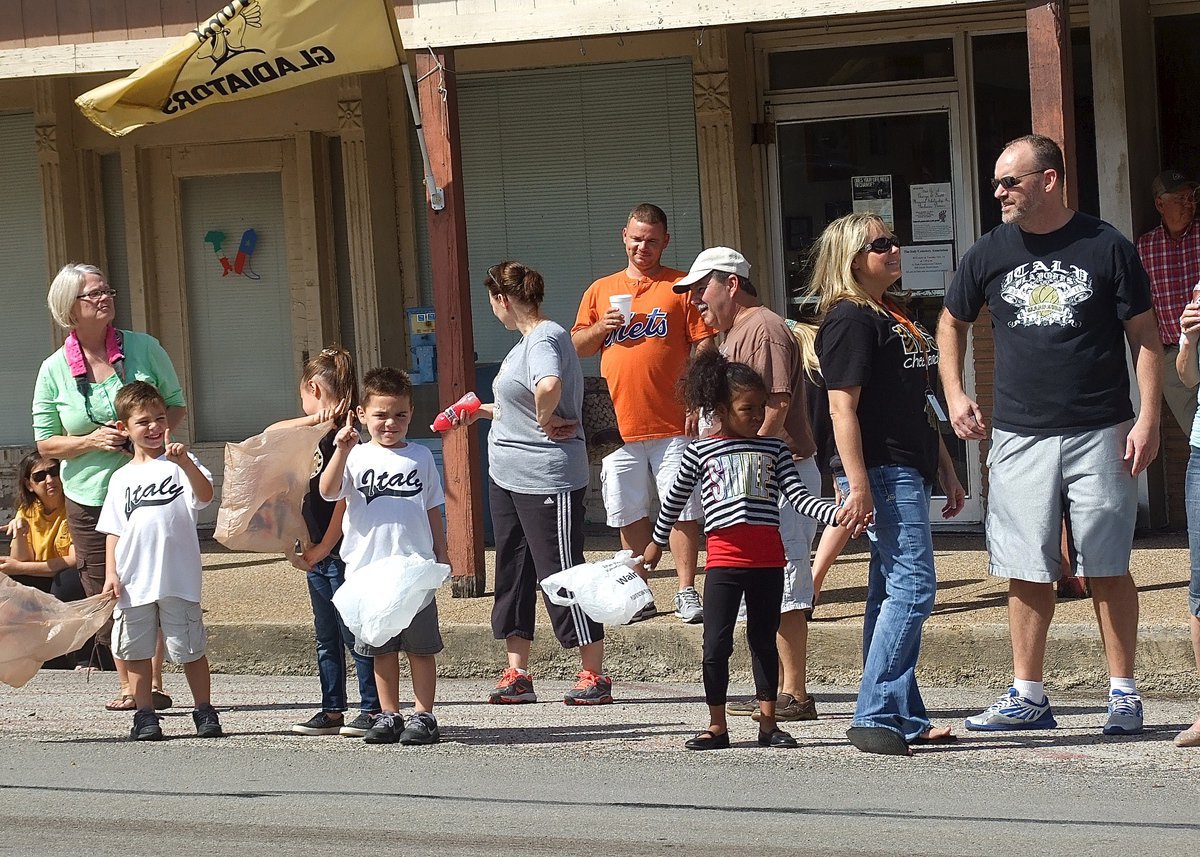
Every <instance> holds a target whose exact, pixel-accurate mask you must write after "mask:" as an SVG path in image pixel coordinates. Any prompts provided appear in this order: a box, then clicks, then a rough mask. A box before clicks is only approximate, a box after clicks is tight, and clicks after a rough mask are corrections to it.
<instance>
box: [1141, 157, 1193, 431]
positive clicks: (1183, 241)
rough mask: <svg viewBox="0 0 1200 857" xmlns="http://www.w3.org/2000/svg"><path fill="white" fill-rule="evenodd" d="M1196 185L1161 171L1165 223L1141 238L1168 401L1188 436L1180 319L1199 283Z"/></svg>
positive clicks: (1189, 397)
mask: <svg viewBox="0 0 1200 857" xmlns="http://www.w3.org/2000/svg"><path fill="white" fill-rule="evenodd" d="M1196 187H1197V182H1194V181H1192V180H1191V179H1189V178H1187V177H1186V176H1184V175H1183V174H1182V173H1180V172H1178V171H1177V170H1166V171H1165V172H1162V173H1159V174H1158V176H1157V177H1156V178H1155V179H1154V182H1153V184H1152V185H1151V190H1152V191H1153V193H1154V207H1155V208H1156V209H1158V213H1159V214H1160V215H1161V216H1162V223H1161V224H1160V225H1159V226H1156V227H1155V228H1154V229H1152V230H1150V231H1149V232H1147V233H1146V234H1145V235H1143V236H1142V237H1141V238H1139V239H1138V240H1137V251H1138V256H1140V257H1141V259H1142V265H1143V266H1144V267H1145V268H1146V272H1147V273H1148V274H1149V275H1150V296H1151V299H1152V300H1153V301H1154V312H1155V314H1156V315H1157V316H1158V334H1159V336H1160V337H1161V338H1162V344H1163V363H1162V366H1163V370H1162V377H1163V382H1162V388H1163V398H1165V399H1166V400H1167V406H1168V407H1169V408H1170V409H1171V413H1172V414H1174V415H1175V419H1176V421H1177V422H1178V423H1179V427H1180V428H1181V429H1183V433H1184V434H1185V435H1187V434H1190V433H1191V431H1192V421H1193V420H1194V419H1195V417H1196V391H1195V390H1194V389H1190V388H1188V387H1186V386H1184V384H1183V382H1182V381H1180V380H1179V373H1178V372H1177V371H1176V369H1175V358H1176V357H1177V356H1178V355H1179V316H1180V315H1182V314H1183V307H1184V305H1185V304H1186V303H1187V302H1188V301H1189V300H1190V299H1191V295H1192V289H1193V288H1194V287H1196V286H1197V285H1200V223H1197V221H1196Z"/></svg>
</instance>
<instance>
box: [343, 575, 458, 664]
mask: <svg viewBox="0 0 1200 857" xmlns="http://www.w3.org/2000/svg"><path fill="white" fill-rule="evenodd" d="M449 577H450V566H448V565H446V564H445V563H444V562H434V561H433V560H431V559H425V558H424V557H419V556H407V555H397V556H390V557H386V558H384V559H379V560H376V561H375V562H372V563H370V564H369V565H364V566H363V567H362V568H360V569H359V570H358V571H356V572H354V573H353V574H351V575H349V576H348V577H347V578H346V582H345V583H343V584H342V585H341V586H340V587H338V591H337V592H335V593H334V594H333V606H334V607H336V608H337V610H338V613H340V614H341V616H342V621H343V622H345V623H346V627H347V628H349V629H350V632H351V633H352V634H354V636H355V637H356V638H357V639H359V640H362V641H364V642H365V643H367V644H368V645H372V646H382V645H383V644H384V643H386V642H387V641H388V640H390V639H392V638H393V637H395V636H396V635H397V634H399V633H400V632H401V631H403V630H404V629H405V628H407V627H408V626H409V625H411V624H412V620H413V618H414V617H415V616H416V615H417V614H418V613H420V612H421V611H422V610H424V609H425V608H426V607H428V606H429V604H430V602H432V601H433V597H434V594H435V593H436V592H437V590H438V587H439V586H441V585H442V584H443V583H445V582H446V580H447V579H449Z"/></svg>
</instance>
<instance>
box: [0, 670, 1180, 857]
mask: <svg viewBox="0 0 1200 857" xmlns="http://www.w3.org/2000/svg"><path fill="white" fill-rule="evenodd" d="M112 682H113V677H112V676H111V675H100V676H93V677H92V679H91V681H90V683H87V682H85V678H84V677H83V676H82V675H81V674H76V673H43V674H40V675H39V676H37V677H36V678H35V679H34V680H33V681H32V682H30V684H28V685H27V686H26V687H24V688H21V689H18V690H13V689H10V688H2V689H0V854H14V855H15V854H20V855H30V854H37V855H39V857H49V855H77V854H88V855H106V854H114V855H115V854H120V855H140V854H196V853H214V854H255V855H259V854H263V853H271V854H327V853H333V852H341V853H360V852H361V853H382V852H384V851H386V852H387V853H390V854H398V855H408V854H414V855H415V854H429V853H435V854H439V855H443V854H444V855H467V854H471V855H478V854H480V853H489V854H499V855H526V854H528V855H539V854H557V855H575V854H579V855H583V854H601V855H649V854H655V855H659V854H663V853H671V852H675V853H686V854H688V855H697V857H708V855H731V857H738V855H750V854H756V855H757V854H763V853H769V854H813V855H827V854H828V855H832V854H862V855H867V854H870V855H875V854H880V855H881V854H899V853H904V854H929V855H971V854H997V853H1001V852H1012V851H1014V850H1016V851H1020V852H1029V853H1054V854H1104V855H1109V857H1111V855H1112V854H1115V853H1139V854H1154V855H1174V854H1194V853H1195V842H1196V841H1197V836H1200V814H1198V813H1197V811H1196V810H1197V806H1198V803H1200V751H1197V750H1190V751H1189V750H1180V749H1177V748H1175V747H1174V746H1173V745H1172V743H1171V739H1172V737H1173V736H1174V734H1175V732H1176V731H1178V730H1179V729H1181V728H1183V727H1184V726H1186V725H1187V724H1189V723H1190V722H1191V721H1192V719H1193V718H1194V716H1195V707H1196V701H1195V699H1194V698H1189V699H1167V698H1151V699H1148V700H1147V725H1148V728H1147V732H1146V734H1144V735H1143V736H1140V737H1135V738H1108V737H1104V736H1102V735H1101V734H1100V729H1099V727H1100V724H1101V723H1102V722H1103V708H1102V699H1101V698H1100V697H1099V696H1098V695H1097V696H1095V697H1088V698H1084V697H1078V698H1069V699H1068V698H1065V697H1060V698H1055V699H1053V702H1054V704H1055V712H1056V715H1057V716H1058V718H1059V720H1060V724H1061V726H1060V728H1059V729H1058V730H1055V731H1052V732H1031V733H1005V734H988V735H980V734H978V733H963V732H962V727H961V720H962V718H963V716H965V715H968V714H973V713H975V712H976V711H978V710H980V709H982V708H983V707H986V705H987V704H989V703H990V702H991V701H992V699H993V697H994V695H995V692H996V689H994V688H993V689H956V690H930V691H927V693H926V701H927V704H928V705H929V707H930V709H931V712H933V716H934V719H935V721H936V722H938V723H947V724H951V725H954V726H955V727H956V730H957V731H959V733H960V735H961V736H962V737H961V740H960V741H959V742H958V743H957V744H955V745H951V746H947V747H938V748H919V749H918V750H917V753H916V755H915V756H914V757H912V758H908V759H905V758H891V757H877V756H867V755H863V754H861V753H859V752H857V751H856V750H854V749H853V748H851V747H850V746H849V745H848V744H847V743H846V741H845V737H844V736H845V729H846V727H847V726H848V724H849V718H850V714H851V712H852V710H853V690H852V689H851V688H845V687H840V688H839V687H829V688H817V689H814V690H815V693H816V695H817V698H818V701H819V705H820V711H821V715H822V717H821V720H820V721H818V722H816V723H811V724H790V726H792V727H794V728H793V729H792V731H793V732H794V734H796V736H797V737H798V738H799V739H800V741H801V747H800V749H797V750H771V749H762V748H759V747H757V746H756V745H755V744H754V742H753V737H754V734H755V729H756V728H757V727H756V725H755V724H754V723H753V722H751V721H749V720H748V719H737V720H734V721H732V729H731V734H732V736H733V738H734V744H735V745H734V747H733V748H731V749H729V750H723V751H713V752H707V753H694V752H689V751H686V750H684V749H683V747H682V742H683V740H684V739H685V738H687V737H690V736H691V735H692V734H694V733H695V732H696V731H698V729H700V728H702V727H703V725H705V720H706V717H705V709H704V707H703V705H702V702H701V699H700V695H699V694H700V690H699V687H698V686H696V685H694V684H693V685H665V684H620V685H618V686H617V687H616V688H615V693H616V694H617V696H618V701H617V703H616V704H614V705H612V706H605V707H601V708H569V707H566V706H564V705H562V704H561V702H560V701H558V700H560V699H561V693H562V691H563V690H565V689H566V687H567V684H566V683H564V682H547V683H545V684H542V683H539V685H538V692H539V694H540V695H541V697H542V700H543V701H541V702H539V703H538V704H534V705H524V706H511V707H507V706H488V705H484V704H480V700H481V699H482V698H483V697H484V696H485V694H486V691H487V689H488V684H487V683H486V682H480V681H445V682H442V684H441V685H440V686H439V699H440V700H441V702H440V706H439V712H438V713H439V716H440V720H441V724H442V730H443V742H442V743H441V744H440V745H438V746H435V747H422V748H405V747H400V746H369V745H366V744H363V743H362V742H361V741H359V740H354V739H348V738H340V737H336V736H330V737H320V738H306V737H301V736H296V735H293V734H292V733H291V732H290V731H289V727H290V725H291V724H292V723H294V722H296V721H298V720H303V719H306V718H307V717H308V716H309V715H310V714H311V713H312V712H313V711H314V710H315V706H314V705H312V704H311V702H308V701H310V700H312V699H314V698H315V696H316V689H317V685H316V679H315V678H312V677H262V676H223V675H220V676H215V677H214V702H216V704H217V705H218V707H219V708H220V709H221V711H222V720H223V722H224V725H225V728H226V730H227V731H228V733H229V735H228V737H226V738H223V739H217V740H201V739H197V738H195V737H194V734H193V730H192V723H191V718H190V716H189V709H188V707H187V699H186V697H187V693H186V691H184V690H183V685H182V677H181V676H178V675H172V676H170V677H169V682H168V688H169V689H171V690H175V691H176V694H175V695H176V702H177V703H179V705H178V706H177V707H176V708H174V709H172V710H171V711H169V712H166V715H167V716H166V717H165V719H164V723H163V726H164V730H165V732H166V733H167V737H168V740H166V741H163V742H161V743H156V744H144V743H143V744H139V743H133V742H130V741H128V740H127V739H126V738H125V735H126V733H127V731H128V727H129V722H130V716H129V715H128V714H113V713H108V712H105V711H103V710H102V703H103V702H104V701H105V700H106V699H108V698H110V697H111V695H112V690H113V687H112ZM740 690H742V691H744V690H745V688H740ZM298 700H302V701H306V702H305V703H304V704H300V703H298V702H297V701H298Z"/></svg>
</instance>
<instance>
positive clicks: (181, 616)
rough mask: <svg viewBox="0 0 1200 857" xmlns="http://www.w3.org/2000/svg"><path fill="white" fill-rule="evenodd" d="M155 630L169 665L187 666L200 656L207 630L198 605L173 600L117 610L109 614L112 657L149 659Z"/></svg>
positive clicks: (126, 659) (125, 659) (135, 659)
mask: <svg viewBox="0 0 1200 857" xmlns="http://www.w3.org/2000/svg"><path fill="white" fill-rule="evenodd" d="M159 628H162V632H163V640H164V641H165V642H166V647H167V660H169V661H170V662H171V663H173V664H190V663H191V662H192V661H196V660H199V659H200V658H202V657H204V654H205V652H206V651H207V648H208V631H207V630H206V629H205V627H204V619H203V618H202V616H201V612H200V605H199V604H198V603H197V602H195V601H186V600H184V599H183V598H173V597H167V598H160V599H158V600H157V601H152V602H150V603H149V604H139V605H138V606H137V607H126V608H124V609H118V610H117V611H116V612H115V613H114V614H113V630H112V653H113V657H115V658H120V659H121V660H123V661H148V660H150V659H151V658H152V657H154V650H155V648H157V646H158V629H159Z"/></svg>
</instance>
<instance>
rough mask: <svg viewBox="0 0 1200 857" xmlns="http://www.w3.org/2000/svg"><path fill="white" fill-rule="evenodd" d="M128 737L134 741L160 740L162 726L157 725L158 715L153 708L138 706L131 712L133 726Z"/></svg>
mask: <svg viewBox="0 0 1200 857" xmlns="http://www.w3.org/2000/svg"><path fill="white" fill-rule="evenodd" d="M129 737H130V739H132V740H134V741H161V740H162V738H163V731H162V727H161V726H159V725H158V715H157V714H155V713H154V709H153V708H139V709H138V710H137V711H135V712H133V728H132V729H130V730H129Z"/></svg>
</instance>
